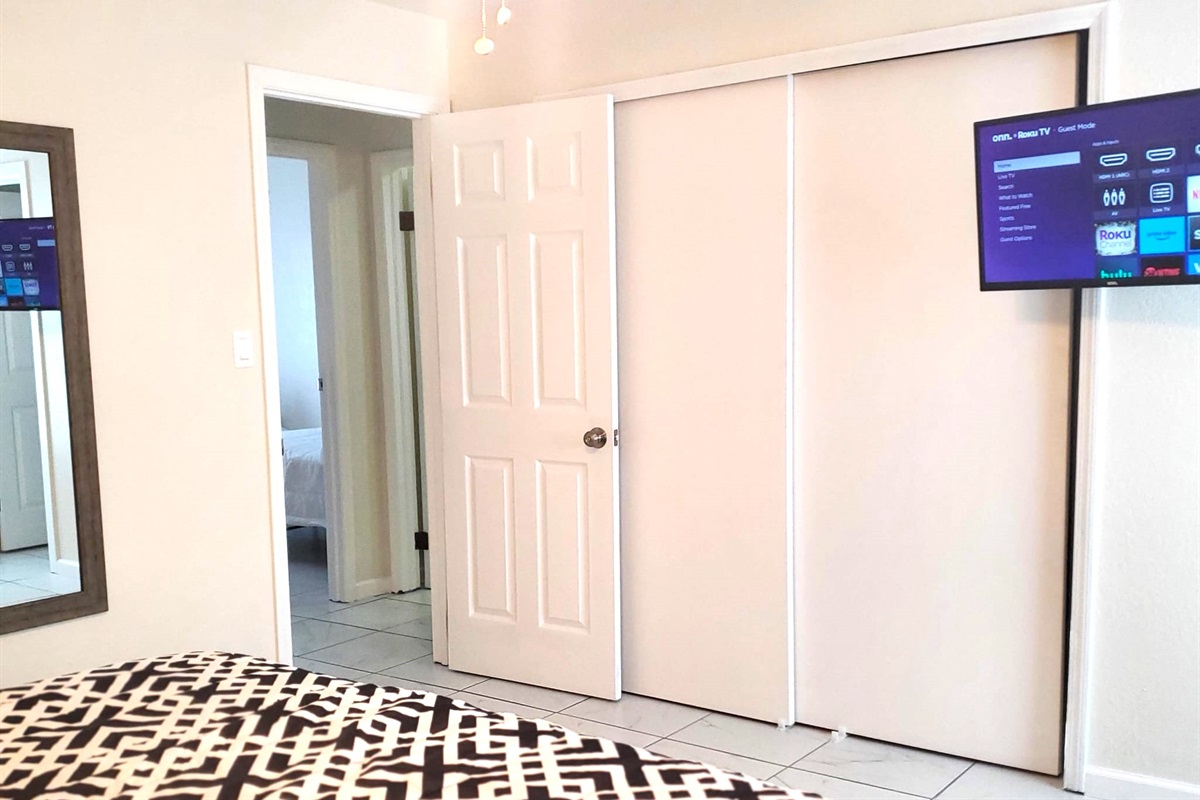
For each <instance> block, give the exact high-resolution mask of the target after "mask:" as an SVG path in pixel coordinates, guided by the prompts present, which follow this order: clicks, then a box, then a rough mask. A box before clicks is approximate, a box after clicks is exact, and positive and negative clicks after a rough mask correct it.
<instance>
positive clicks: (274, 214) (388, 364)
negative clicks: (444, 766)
mask: <svg viewBox="0 0 1200 800" xmlns="http://www.w3.org/2000/svg"><path fill="white" fill-rule="evenodd" d="M264 114H265V129H266V137H267V139H266V143H267V160H266V167H267V169H266V177H267V185H268V198H269V220H270V249H271V278H272V286H271V295H272V299H273V301H274V311H275V314H274V316H275V319H274V326H273V327H274V331H273V332H274V334H275V340H276V341H275V350H276V352H275V356H276V359H275V360H276V363H277V365H278V373H277V377H278V400H279V411H280V414H279V430H278V431H277V433H278V435H279V443H280V446H279V457H280V458H281V460H282V469H281V475H282V483H283V486H282V489H283V492H282V494H283V501H284V502H283V505H284V515H285V522H286V528H287V535H286V543H287V575H288V587H287V588H288V593H289V595H290V607H291V608H290V613H291V620H290V626H291V641H292V646H291V648H290V650H291V653H290V654H291V655H292V657H293V658H294V659H295V660H296V661H297V663H299V664H301V665H305V666H309V667H312V668H314V669H317V670H319V671H324V672H333V673H337V674H347V675H350V676H351V677H359V678H361V677H363V676H364V675H368V674H372V673H379V672H381V671H382V670H384V669H385V668H390V667H393V666H398V665H399V664H401V663H406V662H408V661H411V660H414V659H421V658H425V657H428V656H430V654H431V652H432V638H433V635H432V622H431V613H430V598H429V590H428V586H429V584H428V580H429V578H428V576H429V574H430V571H429V570H428V567H427V563H426V562H425V559H424V557H423V556H424V553H423V552H422V551H420V550H418V549H417V548H418V547H419V546H422V547H423V546H426V545H425V544H424V541H423V540H424V538H425V537H423V536H421V535H419V534H420V533H421V532H423V531H425V530H426V529H427V528H426V526H425V524H424V521H423V510H424V509H423V502H422V497H423V489H422V484H423V480H422V476H423V466H422V458H421V443H420V437H421V433H420V432H421V422H420V417H421V403H420V400H419V392H420V374H419V363H418V353H419V345H418V343H417V333H416V331H415V324H416V314H415V305H414V303H415V290H414V287H413V280H414V276H413V275H412V271H413V267H414V263H415V261H414V254H413V250H414V248H413V243H412V235H413V234H412V227H413V226H412V218H413V206H412V201H413V191H412V185H413V174H412V173H413V170H412V163H413V159H412V121H411V120H409V119H405V118H400V117H395V116H383V115H377V114H371V113H367V112H362V111H355V110H349V109H341V108H333V107H329V106H324V105H315V104H310V103H302V102H295V101H291V100H283V99H274V98H267V99H266V101H265V104H264ZM265 346H269V344H268V345H265ZM285 655H287V653H283V652H281V653H280V656H281V657H283V656H285ZM377 682H378V681H377Z"/></svg>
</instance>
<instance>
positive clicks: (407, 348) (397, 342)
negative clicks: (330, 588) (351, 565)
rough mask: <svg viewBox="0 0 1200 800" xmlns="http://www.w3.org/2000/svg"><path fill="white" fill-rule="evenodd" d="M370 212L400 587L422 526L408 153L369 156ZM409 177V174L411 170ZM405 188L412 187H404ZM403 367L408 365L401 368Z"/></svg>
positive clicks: (392, 537)
mask: <svg viewBox="0 0 1200 800" xmlns="http://www.w3.org/2000/svg"><path fill="white" fill-rule="evenodd" d="M369 161H370V173H371V184H370V186H371V189H370V191H371V211H372V220H373V227H374V229H375V269H376V284H375V286H376V289H377V292H378V302H379V321H380V326H379V327H380V331H379V352H380V360H381V361H382V364H383V413H384V419H385V420H386V425H385V427H386V429H387V430H388V431H390V432H391V435H390V436H388V437H387V477H388V481H387V485H388V515H387V517H388V530H389V535H388V542H389V543H390V552H391V565H392V568H391V579H392V591H393V592H407V591H410V590H412V589H416V588H417V587H418V586H420V573H421V557H420V554H419V553H418V551H417V550H416V548H415V543H414V541H413V533H414V532H416V531H418V530H421V528H420V527H419V526H420V524H421V520H420V515H419V513H418V507H419V506H418V502H419V501H418V493H419V491H420V485H419V481H417V480H415V479H416V478H417V473H416V472H414V469H415V470H418V471H419V469H420V468H419V466H418V459H419V453H420V450H421V448H420V447H419V441H420V437H421V429H420V426H418V425H417V422H416V420H417V416H418V414H419V413H420V409H419V407H418V406H417V403H416V395H415V392H417V391H419V390H420V385H419V373H418V372H417V371H416V370H415V369H414V367H415V366H416V365H415V364H413V363H411V362H412V355H411V354H412V353H414V352H416V351H417V348H418V347H419V345H420V340H419V338H418V339H417V341H415V342H414V341H413V340H414V338H417V337H414V336H413V335H412V333H413V328H412V315H411V311H412V309H411V307H410V306H409V297H410V296H412V297H414V298H415V297H416V291H415V290H416V287H415V286H410V281H409V275H410V269H411V266H410V264H409V258H408V256H409V255H412V256H414V259H413V260H415V250H409V249H408V248H406V245H407V242H406V241H405V237H404V234H403V233H401V231H400V228H399V225H398V224H397V223H398V219H397V216H398V214H399V212H400V211H401V210H412V209H411V208H408V209H403V206H404V191H405V186H404V181H403V180H402V179H401V178H400V170H404V169H407V170H410V171H411V170H412V167H413V151H412V149H411V148H409V149H403V148H401V149H396V150H385V151H382V152H377V153H371V155H370V158H369ZM410 181H411V172H410ZM408 190H409V192H410V193H411V192H412V187H411V186H410V187H408ZM405 367H407V368H405Z"/></svg>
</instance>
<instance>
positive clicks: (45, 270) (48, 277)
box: [0, 217, 59, 311]
mask: <svg viewBox="0 0 1200 800" xmlns="http://www.w3.org/2000/svg"><path fill="white" fill-rule="evenodd" d="M57 308H59V300H58V250H57V248H56V244H55V236H54V220H53V219H52V218H50V217H35V218H32V219H0V311H18V310H19V311H27V310H30V309H35V310H49V309H57Z"/></svg>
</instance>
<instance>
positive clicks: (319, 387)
mask: <svg viewBox="0 0 1200 800" xmlns="http://www.w3.org/2000/svg"><path fill="white" fill-rule="evenodd" d="M317 391H318V392H323V391H325V379H324V378H317Z"/></svg>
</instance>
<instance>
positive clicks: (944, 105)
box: [795, 35, 1076, 773]
mask: <svg viewBox="0 0 1200 800" xmlns="http://www.w3.org/2000/svg"><path fill="white" fill-rule="evenodd" d="M795 91H796V106H795V114H796V118H795V119H796V139H797V141H796V165H795V169H796V173H795V174H796V304H797V305H796V311H797V328H796V330H797V348H798V353H797V355H798V361H797V374H798V375H799V376H800V378H799V382H798V387H799V388H798V391H799V393H800V409H801V411H800V422H799V426H798V427H799V430H798V434H799V447H798V478H797V503H798V508H799V511H798V536H797V542H798V553H797V570H798V574H797V584H796V585H797V593H798V594H797V648H798V664H797V676H798V682H797V693H798V698H797V711H798V719H799V721H801V722H806V723H809V724H814V725H820V726H823V727H839V726H843V725H844V726H846V727H847V728H848V729H849V731H850V732H851V733H852V734H858V735H862V736H867V737H872V738H877V739H883V740H887V741H892V742H898V743H903V744H907V745H913V746H916V747H921V748H928V749H931V750H937V751H941V752H946V753H954V754H959V755H964V756H969V757H972V758H978V759H982V760H985V761H993V762H998V763H1002V764H1010V765H1014V766H1018V767H1023V768H1026V769H1032V770H1037V771H1040V772H1047V773H1057V772H1058V770H1059V756H1060V750H1061V748H1060V741H1059V739H1060V732H1061V727H1062V723H1061V717H1060V715H1061V711H1062V706H1061V702H1062V698H1061V688H1062V676H1063V602H1064V575H1065V564H1064V557H1065V552H1066V523H1065V520H1066V513H1067V464H1068V458H1067V456H1068V412H1069V409H1068V405H1069V398H1068V388H1069V382H1070V363H1069V337H1070V332H1069V331H1070V325H1069V318H1070V297H1069V294H1068V293H1067V292H1066V291H1063V290H1056V291H1042V292H1007V293H990V294H982V293H980V292H979V289H978V280H979V277H978V257H977V253H976V247H977V245H976V220H975V183H974V162H973V150H972V129H971V124H972V123H973V122H974V121H975V120H979V119H986V118H989V117H998V116H1005V115H1014V114H1021V113H1029V112H1036V111H1042V110H1046V109H1052V108H1060V107H1063V106H1070V105H1073V104H1074V101H1075V91H1076V39H1075V37H1074V36H1071V35H1066V36H1059V37H1055V38H1046V39H1038V40H1032V41H1024V42H1018V43H1011V44H1004V45H996V46H991V47H983V48H976V49H971V50H962V51H957V52H950V53H943V54H937V55H932V56H923V57H918V58H908V59H904V60H899V61H889V62H885V63H880V64H873V65H867V66H860V67H852V68H846V69H838V70H832V71H827V72H821V73H815V74H811V75H804V76H798V77H797V78H796V84H795Z"/></svg>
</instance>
